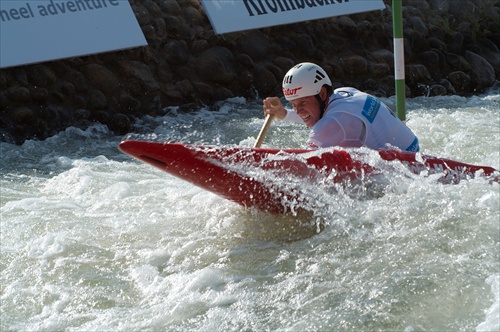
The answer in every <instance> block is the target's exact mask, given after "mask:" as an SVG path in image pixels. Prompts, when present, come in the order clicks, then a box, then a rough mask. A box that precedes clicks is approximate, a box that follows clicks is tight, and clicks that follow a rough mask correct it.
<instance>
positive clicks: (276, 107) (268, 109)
mask: <svg viewBox="0 0 500 332" xmlns="http://www.w3.org/2000/svg"><path fill="white" fill-rule="evenodd" d="M263 104H264V115H268V114H273V115H275V116H276V117H277V118H278V119H280V120H283V119H284V118H285V116H286V110H285V108H284V107H283V104H281V100H280V99H279V98H278V97H267V98H266V99H264V102H263Z"/></svg>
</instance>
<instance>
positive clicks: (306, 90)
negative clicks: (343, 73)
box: [282, 62, 332, 101]
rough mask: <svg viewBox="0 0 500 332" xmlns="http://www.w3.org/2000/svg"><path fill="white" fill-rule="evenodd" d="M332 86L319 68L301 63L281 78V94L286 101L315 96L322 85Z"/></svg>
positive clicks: (308, 63)
mask: <svg viewBox="0 0 500 332" xmlns="http://www.w3.org/2000/svg"><path fill="white" fill-rule="evenodd" d="M324 84H326V85H329V86H332V81H330V78H329V77H328V75H327V74H326V72H325V71H324V70H323V68H321V67H320V66H318V65H316V64H314V63H310V62H303V63H299V64H298V65H296V66H294V67H292V68H291V69H290V70H289V71H288V73H286V75H285V78H283V86H282V89H283V94H284V95H285V98H286V100H288V101H292V100H295V99H297V98H302V97H308V96H315V95H317V94H318V93H319V92H320V91H321V87H323V85H324Z"/></svg>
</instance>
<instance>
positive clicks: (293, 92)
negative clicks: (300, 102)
mask: <svg viewBox="0 0 500 332" xmlns="http://www.w3.org/2000/svg"><path fill="white" fill-rule="evenodd" d="M300 89H302V87H298V88H294V89H290V88H288V89H285V88H283V94H284V95H285V97H291V96H294V95H296V94H297V91H299V90H300Z"/></svg>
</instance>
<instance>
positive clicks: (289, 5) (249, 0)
mask: <svg viewBox="0 0 500 332" xmlns="http://www.w3.org/2000/svg"><path fill="white" fill-rule="evenodd" d="M201 3H202V5H203V7H204V8H205V11H206V12H207V15H208V18H209V19H210V22H211V24H212V27H213V28H214V31H215V32H216V33H218V34H222V33H227V32H233V31H241V30H248V29H256V28H262V27H268V26H273V25H281V24H289V23H295V22H303V21H309V20H316V19H320V18H327V17H333V16H340V15H348V14H353V13H360V12H367V11H371V10H377V9H384V8H385V5H384V3H383V0H201Z"/></svg>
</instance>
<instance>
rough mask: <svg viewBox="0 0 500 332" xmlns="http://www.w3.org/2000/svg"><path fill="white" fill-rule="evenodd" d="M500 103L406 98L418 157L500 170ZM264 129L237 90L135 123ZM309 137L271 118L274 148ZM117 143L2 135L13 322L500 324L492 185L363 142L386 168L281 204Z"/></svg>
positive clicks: (86, 134) (240, 134) (149, 127)
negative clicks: (260, 206) (415, 166)
mask: <svg viewBox="0 0 500 332" xmlns="http://www.w3.org/2000/svg"><path fill="white" fill-rule="evenodd" d="M499 100H500V99H499V97H498V94H495V93H490V94H488V95H486V96H479V97H473V98H462V97H439V98H417V99H411V100H409V102H408V105H409V108H410V112H409V115H408V125H409V126H410V127H411V128H412V129H414V130H415V131H416V132H417V134H418V135H419V137H420V139H421V144H422V148H423V151H422V152H424V153H427V154H433V155H437V156H440V157H448V158H452V159H456V160H459V161H465V162H472V163H479V164H483V165H489V166H493V167H495V168H497V169H499V168H500V157H499V155H500V146H499V141H500V140H499V138H500V137H499V131H500V122H499V115H500V113H499V112H500V107H499ZM387 102H388V103H389V104H390V103H391V102H392V100H388V101H387ZM261 125H262V111H261V108H260V105H253V104H245V102H244V101H242V100H240V99H237V100H231V101H230V102H228V103H226V104H221V105H220V108H219V110H218V111H216V112H213V111H209V110H201V111H200V112H197V113H189V114H180V113H177V112H176V111H175V110H170V113H169V114H167V115H165V116H163V117H158V118H149V119H147V118H146V119H144V120H142V121H140V122H138V123H137V124H136V127H137V129H138V130H142V132H143V133H144V135H143V136H141V137H145V138H148V139H165V140H171V141H174V140H181V139H182V140H183V141H184V142H188V143H203V144H215V145H218V144H234V145H244V146H250V145H252V144H253V141H254V137H255V136H256V135H257V133H258V131H259V129H260V126H261ZM151 133H154V134H153V135H151ZM306 137H307V129H306V128H303V127H300V126H297V125H290V124H284V123H280V122H275V124H274V125H273V127H272V129H271V131H270V132H269V134H268V137H267V139H266V142H265V144H266V145H267V146H278V147H279V146H281V147H300V146H301V145H302V144H303V142H304V140H305V138H306ZM120 139H121V138H120V137H115V136H112V135H111V134H110V133H109V132H108V131H107V130H106V128H105V127H102V126H96V127H93V128H91V129H89V130H87V131H81V130H78V129H75V128H71V129H68V130H66V131H65V132H62V133H60V134H58V135H57V136H55V137H53V138H51V139H48V140H46V141H44V142H37V141H30V142H27V143H25V144H24V145H23V146H21V147H16V146H12V145H8V144H4V143H0V149H1V153H2V156H3V160H2V164H1V169H2V179H1V205H0V212H1V216H2V219H1V234H0V236H1V243H0V245H1V253H2V254H1V258H0V282H1V285H2V288H1V293H0V301H1V308H0V316H1V317H2V319H1V322H0V324H1V329H2V330H5V331H15V330H37V331H53V330H67V331H73V330H74V331H102V330H108V331H109V330H112V331H132V330H179V331H196V330H203V331H206V330H282V331H297V330H334V329H337V330H400V331H403V330H405V331H421V330H462V331H463V330H477V331H495V330H499V325H500V323H499V318H498V308H499V303H500V299H499V290H498V289H499V284H500V281H499V271H500V266H499V256H498V253H499V250H498V249H499V247H498V246H499V242H500V237H499V232H500V230H499V227H500V225H499V223H498V220H499V218H500V186H499V185H498V183H493V184H490V183H489V182H488V181H487V180H486V179H483V178H476V179H472V180H468V181H462V182H460V183H458V184H456V185H445V184H442V183H439V182H438V181H437V179H438V176H436V175H430V176H416V175H413V174H412V173H410V172H408V171H407V170H406V169H405V168H404V167H399V166H398V165H389V164H388V163H387V162H384V161H382V160H380V158H378V157H377V156H376V154H370V153H369V152H366V153H365V155H364V157H363V158H366V160H367V161H369V162H370V163H371V164H375V165H377V166H381V167H385V168H386V169H387V167H389V168H390V169H391V176H384V177H383V178H381V179H372V178H366V179H364V180H363V181H361V182H360V183H356V184H352V185H343V186H342V185H339V186H334V187H332V186H331V185H330V186H327V185H326V183H325V184H322V183H319V184H315V183H297V182H296V181H295V182H294V179H292V178H288V179H287V181H288V182H283V185H292V184H293V186H294V187H293V189H294V190H295V189H299V190H301V191H303V192H304V193H307V195H308V197H309V198H310V200H309V201H308V203H306V204H311V205H310V206H313V207H314V211H313V212H312V213H298V214H297V215H288V216H273V215H269V214H265V213H260V212H256V211H251V210H245V209H243V208H241V207H240V206H238V205H236V204H234V203H231V202H228V201H226V200H224V199H222V198H219V197H217V196H215V195H213V194H211V193H208V192H206V191H204V190H202V189H199V188H197V187H193V186H192V185H190V184H189V183H185V182H183V181H180V180H178V179H175V178H172V177H170V176H169V175H167V174H165V173H163V172H161V171H159V170H156V169H155V168H152V167H151V166H149V165H145V164H142V163H140V162H138V161H134V160H131V159H130V158H128V157H127V156H125V155H123V154H121V153H120V152H119V151H118V150H117V148H116V146H117V144H118V142H119V141H120ZM255 175H256V176H263V175H262V174H260V175H259V174H255ZM276 180H278V179H276Z"/></svg>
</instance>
